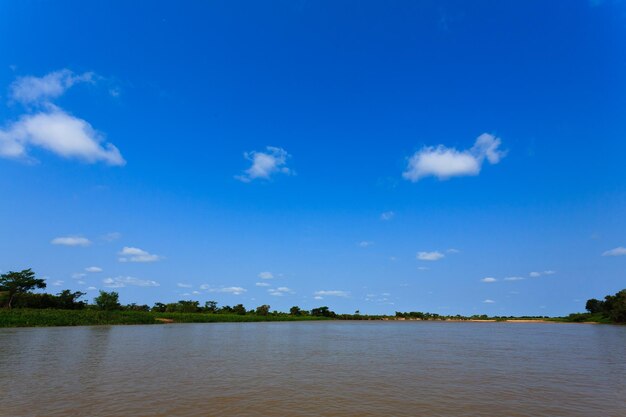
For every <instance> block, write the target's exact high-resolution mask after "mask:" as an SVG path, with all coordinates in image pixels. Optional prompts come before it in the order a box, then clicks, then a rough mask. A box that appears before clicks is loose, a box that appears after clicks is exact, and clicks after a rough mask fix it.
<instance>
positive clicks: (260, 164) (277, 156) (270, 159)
mask: <svg viewBox="0 0 626 417" xmlns="http://www.w3.org/2000/svg"><path fill="white" fill-rule="evenodd" d="M265 150H266V151H265V152H257V151H252V152H246V153H244V157H245V158H246V159H247V160H249V161H251V162H252V165H251V166H250V168H248V169H246V170H245V171H244V173H243V174H242V175H237V176H235V178H236V179H238V180H239V181H243V182H251V181H252V180H255V179H266V180H267V179H270V177H271V176H272V175H274V174H277V173H281V174H292V173H293V171H291V169H289V168H287V166H286V165H287V159H289V158H290V157H291V155H289V154H288V153H287V151H285V150H284V149H283V148H278V147H275V146H268V147H266V148H265Z"/></svg>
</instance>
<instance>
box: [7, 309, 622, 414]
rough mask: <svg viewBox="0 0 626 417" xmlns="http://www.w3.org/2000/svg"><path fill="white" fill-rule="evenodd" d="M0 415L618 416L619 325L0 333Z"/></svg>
mask: <svg viewBox="0 0 626 417" xmlns="http://www.w3.org/2000/svg"><path fill="white" fill-rule="evenodd" d="M0 399H1V406H0V415H1V416H3V417H4V416H7V417H9V416H10V417H20V416H59V417H61V416H62V417H69V416H81V417H82V416H107V417H108V416H111V417H113V416H115V417H121V416H222V415H229V416H230V415H232V416H319V415H324V416H626V326H608V325H586V324H539V323H455V322H341V321H332V322H279V323H219V324H171V325H152V326H95V327H73V328H70V327H64V328H28V329H0Z"/></svg>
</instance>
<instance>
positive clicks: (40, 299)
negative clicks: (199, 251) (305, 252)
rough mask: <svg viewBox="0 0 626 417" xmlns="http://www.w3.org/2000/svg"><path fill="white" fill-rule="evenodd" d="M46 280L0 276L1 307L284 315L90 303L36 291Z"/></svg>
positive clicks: (107, 300)
mask: <svg viewBox="0 0 626 417" xmlns="http://www.w3.org/2000/svg"><path fill="white" fill-rule="evenodd" d="M45 288H46V282H45V280H43V279H40V278H36V277H35V273H34V272H33V271H32V270H31V269H25V270H23V271H19V272H13V271H11V272H8V273H6V274H2V275H0V307H5V308H8V309H11V308H32V309H63V310H82V309H86V308H87V309H96V310H102V311H145V312H149V311H153V312H158V313H209V314H237V315H246V314H256V315H258V316H268V315H279V314H285V313H282V312H279V311H276V310H274V311H270V308H271V307H270V306H269V305H268V304H263V305H260V306H258V307H256V308H255V309H252V310H248V309H246V307H245V306H244V305H243V304H237V305H234V306H229V305H224V306H221V307H220V306H218V303H217V301H206V302H205V303H204V304H203V305H200V302H199V301H194V300H180V301H177V302H175V303H161V302H157V303H154V305H153V306H149V305H147V304H143V305H140V304H136V303H131V304H127V305H122V304H121V303H120V301H119V294H118V293H117V292H115V291H111V292H106V291H100V293H99V294H98V296H96V297H95V298H94V300H93V304H89V303H87V302H86V301H84V300H80V299H81V298H82V297H84V296H85V295H86V293H84V292H80V291H71V290H63V291H61V292H59V293H58V294H56V295H54V294H48V293H34V292H33V290H35V289H45ZM288 314H289V315H291V316H312V317H329V318H334V317H337V314H336V313H335V312H333V311H331V310H330V309H329V308H328V307H326V306H323V307H318V308H314V309H311V310H310V311H309V310H303V309H301V308H300V307H298V306H293V307H291V308H290V309H289V313H288Z"/></svg>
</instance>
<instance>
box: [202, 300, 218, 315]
mask: <svg viewBox="0 0 626 417" xmlns="http://www.w3.org/2000/svg"><path fill="white" fill-rule="evenodd" d="M204 311H205V312H206V313H217V301H207V302H205V303H204Z"/></svg>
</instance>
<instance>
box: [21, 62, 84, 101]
mask: <svg viewBox="0 0 626 417" xmlns="http://www.w3.org/2000/svg"><path fill="white" fill-rule="evenodd" d="M93 81H94V73H93V72H85V73H83V74H74V73H73V72H72V71H70V70H68V69H62V70H60V71H54V72H51V73H49V74H46V75H44V76H43V77H33V76H26V77H18V78H17V79H16V80H15V81H14V82H13V83H12V84H11V86H10V87H9V90H10V96H11V99H13V100H15V101H19V102H20V103H24V104H32V103H40V102H46V101H48V100H50V99H53V98H57V97H60V96H61V95H63V93H65V91H66V90H67V89H68V88H70V87H72V86H73V85H74V84H78V83H82V82H85V83H93Z"/></svg>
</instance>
